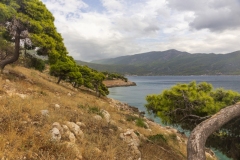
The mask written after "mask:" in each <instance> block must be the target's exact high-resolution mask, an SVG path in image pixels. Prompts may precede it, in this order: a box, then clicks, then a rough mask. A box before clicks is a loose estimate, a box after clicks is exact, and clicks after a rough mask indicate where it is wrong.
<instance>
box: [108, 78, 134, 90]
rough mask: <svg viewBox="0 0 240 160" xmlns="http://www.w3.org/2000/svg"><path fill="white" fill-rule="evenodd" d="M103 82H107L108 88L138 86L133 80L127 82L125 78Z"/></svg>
mask: <svg viewBox="0 0 240 160" xmlns="http://www.w3.org/2000/svg"><path fill="white" fill-rule="evenodd" d="M103 84H105V86H106V87H107V88H113V87H128V86H136V83H135V82H131V81H127V82H125V81H124V80H121V79H114V80H104V81H103Z"/></svg>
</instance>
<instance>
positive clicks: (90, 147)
mask: <svg viewBox="0 0 240 160" xmlns="http://www.w3.org/2000/svg"><path fill="white" fill-rule="evenodd" d="M56 81H57V80H56V79H55V78H54V77H51V76H49V75H48V74H47V73H40V72H38V71H35V70H30V69H26V68H23V67H14V68H11V67H8V68H7V69H6V70H5V73H4V74H2V75H1V77H0V106H1V107H0V139H1V143H0V158H1V159H2V160H6V159H9V160H12V159H14V160H16V159H31V160H33V159H45V160H48V159H51V160H54V159H75V160H77V159H84V160H106V159H109V160H123V159H126V160H140V159H143V160H158V159H168V160H180V159H186V142H187V139H186V136H185V135H184V134H181V133H179V132H178V131H177V130H176V129H173V128H170V127H163V126H160V125H159V124H156V123H154V122H152V121H151V120H148V119H147V118H145V117H142V115H141V114H139V113H138V112H135V111H133V109H131V108H130V107H129V106H128V105H127V104H124V103H121V102H119V101H116V100H113V99H109V98H106V97H102V98H97V97H96V96H95V95H94V93H93V92H92V91H89V90H87V89H85V88H81V89H74V88H72V87H71V86H70V85H69V84H67V83H61V84H60V85H57V84H56ZM207 154H208V153H207Z"/></svg>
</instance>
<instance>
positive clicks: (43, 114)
mask: <svg viewBox="0 0 240 160" xmlns="http://www.w3.org/2000/svg"><path fill="white" fill-rule="evenodd" d="M41 113H42V116H46V117H47V116H49V111H48V110H41Z"/></svg>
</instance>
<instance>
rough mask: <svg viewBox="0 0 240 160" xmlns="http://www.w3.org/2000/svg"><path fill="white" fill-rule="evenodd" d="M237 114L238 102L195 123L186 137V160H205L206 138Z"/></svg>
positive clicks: (239, 105) (239, 114)
mask: <svg viewBox="0 0 240 160" xmlns="http://www.w3.org/2000/svg"><path fill="white" fill-rule="evenodd" d="M238 116H240V103H237V104H235V105H232V106H229V107H226V108H223V109H221V110H220V111H219V112H218V113H216V114H215V115H213V116H212V117H211V118H209V119H207V120H205V121H203V122H202V123H200V124H199V125H197V126H196V127H195V128H194V130H193V131H192V132H191V135H190V137H189V138H188V144H187V158H188V160H205V159H206V155H205V143H206V140H207V138H208V137H209V136H210V135H211V134H212V133H213V132H215V131H217V130H218V129H220V128H221V127H222V126H223V125H224V124H226V123H227V122H229V121H230V120H232V119H233V118H236V117H238Z"/></svg>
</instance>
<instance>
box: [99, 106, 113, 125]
mask: <svg viewBox="0 0 240 160" xmlns="http://www.w3.org/2000/svg"><path fill="white" fill-rule="evenodd" d="M101 113H102V114H103V117H104V119H105V120H106V121H107V122H108V123H109V122H110V117H111V116H110V114H109V113H108V111H106V110H104V109H102V110H101Z"/></svg>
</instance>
